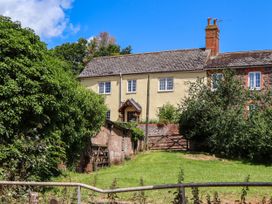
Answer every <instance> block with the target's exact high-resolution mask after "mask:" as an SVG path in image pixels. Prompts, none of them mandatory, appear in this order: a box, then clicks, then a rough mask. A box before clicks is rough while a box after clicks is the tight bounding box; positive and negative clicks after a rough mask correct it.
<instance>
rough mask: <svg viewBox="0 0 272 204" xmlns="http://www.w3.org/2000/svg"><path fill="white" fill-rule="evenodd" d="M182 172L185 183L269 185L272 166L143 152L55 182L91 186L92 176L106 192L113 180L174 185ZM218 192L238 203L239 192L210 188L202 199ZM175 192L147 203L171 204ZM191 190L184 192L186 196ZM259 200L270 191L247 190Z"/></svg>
mask: <svg viewBox="0 0 272 204" xmlns="http://www.w3.org/2000/svg"><path fill="white" fill-rule="evenodd" d="M180 168H183V170H184V174H185V181H184V182H230V181H233V182H240V181H244V179H245V177H246V176H248V175H250V181H266V182H272V166H264V165H253V164H248V163H243V162H242V161H231V160H222V159H218V158H215V157H212V156H207V155H203V154H187V153H181V152H145V153H141V154H139V155H137V156H135V157H134V158H133V159H132V160H130V161H126V162H125V163H123V164H122V165H118V166H112V167H110V168H105V169H102V170H100V171H97V172H94V173H91V174H79V173H74V172H69V171H67V172H65V174H64V176H62V177H59V178H58V179H57V180H58V181H73V182H81V183H86V184H92V182H93V178H94V175H96V177H97V184H96V186H97V187H101V188H109V186H110V185H111V183H112V181H113V180H114V178H116V179H117V185H118V187H131V186H139V180H140V178H143V180H144V184H145V185H154V184H169V183H177V177H178V172H179V171H180ZM214 191H217V192H219V195H220V197H221V198H223V199H225V198H227V199H228V200H229V199H239V198H240V193H241V187H240V188H212V189H210V188H209V189H208V188H205V189H200V192H201V194H200V195H201V197H202V198H203V199H204V200H205V197H206V194H207V193H209V194H210V195H212V194H213V192H214ZM173 192H174V189H172V190H170V191H169V190H163V191H149V192H146V194H147V195H148V200H149V201H150V202H153V203H170V200H171V199H172V198H173V194H172V193H173ZM190 192H191V190H190V189H188V190H187V191H186V194H187V195H189V194H190ZM120 196H121V198H122V199H129V197H131V194H130V195H128V194H122V195H120ZM257 196H258V197H259V200H261V199H262V197H263V196H266V197H267V198H270V197H271V196H272V189H271V188H270V189H269V188H260V187H259V188H250V191H249V194H248V197H249V198H250V199H256V197H257Z"/></svg>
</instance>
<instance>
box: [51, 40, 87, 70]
mask: <svg viewBox="0 0 272 204" xmlns="http://www.w3.org/2000/svg"><path fill="white" fill-rule="evenodd" d="M87 42H88V41H87V40H85V39H84V38H80V39H79V40H78V41H77V42H74V43H64V44H62V45H60V46H56V47H55V48H54V49H52V52H53V54H54V55H55V56H57V57H59V58H61V59H63V60H66V62H68V63H70V67H71V68H72V72H73V73H74V74H75V75H78V74H79V73H80V72H81V71H82V70H83V69H84V59H85V57H86V56H87Z"/></svg>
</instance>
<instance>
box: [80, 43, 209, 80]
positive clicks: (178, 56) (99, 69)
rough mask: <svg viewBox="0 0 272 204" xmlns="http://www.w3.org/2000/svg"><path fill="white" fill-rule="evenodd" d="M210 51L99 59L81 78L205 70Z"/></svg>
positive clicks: (88, 67)
mask: <svg viewBox="0 0 272 204" xmlns="http://www.w3.org/2000/svg"><path fill="white" fill-rule="evenodd" d="M209 53H210V51H209V50H205V49H204V48H203V49H186V50H173V51H162V52H152V53H142V54H130V55H121V56H112V57H97V58H94V59H93V60H92V61H90V62H89V63H88V64H87V66H86V67H85V69H84V70H83V71H82V72H81V74H80V75H79V78H84V77H93V76H110V75H119V74H120V73H122V74H136V73H155V72H175V71H196V70H203V68H204V65H205V63H206V61H207V60H208V56H209Z"/></svg>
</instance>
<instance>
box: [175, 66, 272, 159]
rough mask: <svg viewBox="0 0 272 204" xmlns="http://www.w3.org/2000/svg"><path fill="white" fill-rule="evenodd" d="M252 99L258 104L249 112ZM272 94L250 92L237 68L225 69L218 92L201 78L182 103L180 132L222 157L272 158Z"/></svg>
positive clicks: (267, 92) (203, 148)
mask: <svg viewBox="0 0 272 204" xmlns="http://www.w3.org/2000/svg"><path fill="white" fill-rule="evenodd" d="M249 102H251V103H253V104H254V105H256V108H257V109H256V110H255V111H250V112H249V111H248V110H247V106H248V104H249ZM271 102H272V100H271V93H270V91H269V90H267V89H265V90H263V91H262V92H260V91H251V92H250V91H248V90H246V89H245V87H244V85H243V84H242V83H241V80H239V79H237V77H236V76H235V71H231V70H226V71H224V79H223V80H222V81H219V82H218V88H217V90H216V91H213V90H211V89H210V87H209V86H208V85H205V84H204V83H203V81H201V80H198V82H196V83H192V84H191V85H190V90H189V97H187V98H186V99H185V100H184V101H182V103H181V106H180V111H181V114H180V121H179V123H180V133H181V134H182V135H184V136H185V137H186V138H187V139H190V140H194V141H195V142H196V143H197V144H203V145H202V147H201V148H202V149H201V150H206V151H209V152H211V153H215V154H218V155H221V156H226V157H231V158H237V157H238V158H245V159H249V160H251V161H257V162H271V161H272V155H271V153H270V152H271V151H272V131H271V129H272V125H271V122H270V121H271V119H272V109H271Z"/></svg>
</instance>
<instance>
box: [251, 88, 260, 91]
mask: <svg viewBox="0 0 272 204" xmlns="http://www.w3.org/2000/svg"><path fill="white" fill-rule="evenodd" d="M249 90H250V91H261V90H262V89H261V88H254V89H251V88H250V89H249Z"/></svg>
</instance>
